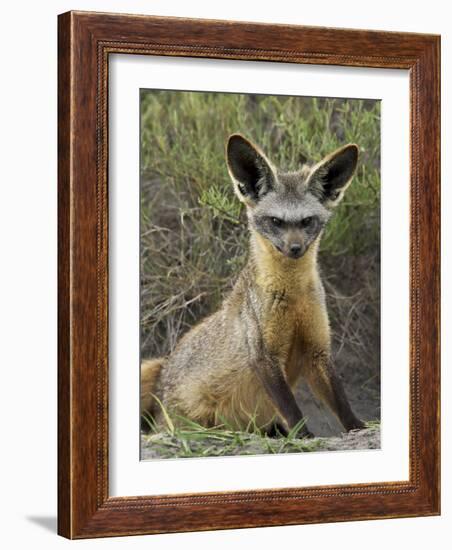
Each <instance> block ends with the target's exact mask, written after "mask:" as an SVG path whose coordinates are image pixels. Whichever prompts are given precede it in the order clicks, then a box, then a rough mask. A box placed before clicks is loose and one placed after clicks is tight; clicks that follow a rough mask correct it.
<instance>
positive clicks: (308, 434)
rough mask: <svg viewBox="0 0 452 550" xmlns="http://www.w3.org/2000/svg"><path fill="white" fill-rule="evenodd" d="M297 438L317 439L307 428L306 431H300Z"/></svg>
mask: <svg viewBox="0 0 452 550" xmlns="http://www.w3.org/2000/svg"><path fill="white" fill-rule="evenodd" d="M297 436H298V437H305V438H307V439H312V438H313V437H315V435H314V434H313V433H312V432H310V431H309V430H308V429H307V428H305V429H304V430H300V431H299V432H298V434H297Z"/></svg>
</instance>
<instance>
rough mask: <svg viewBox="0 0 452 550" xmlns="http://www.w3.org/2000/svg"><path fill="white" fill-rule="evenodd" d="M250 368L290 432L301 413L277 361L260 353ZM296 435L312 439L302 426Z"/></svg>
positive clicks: (310, 434)
mask: <svg viewBox="0 0 452 550" xmlns="http://www.w3.org/2000/svg"><path fill="white" fill-rule="evenodd" d="M252 368H253V369H254V371H255V373H256V374H257V377H258V378H259V380H260V381H261V383H262V384H263V386H264V388H265V390H266V392H267V395H268V396H269V398H270V400H271V401H272V403H273V405H274V407H275V408H276V410H277V411H278V413H279V415H280V416H281V418H282V419H283V421H284V422H285V423H286V425H287V428H288V429H289V430H291V429H292V428H294V427H295V426H296V425H297V424H298V423H299V422H300V421H301V420H302V419H303V413H302V412H301V409H300V407H299V406H298V404H297V402H296V400H295V396H294V394H293V393H292V390H291V388H290V386H289V384H288V383H287V380H286V378H285V376H284V373H283V371H282V369H281V368H280V366H279V365H278V361H277V359H275V358H274V357H272V356H271V355H270V354H267V353H262V354H260V356H259V358H258V359H257V360H256V361H255V362H253V363H252ZM298 435H299V436H301V437H312V433H311V432H310V431H309V430H308V429H307V427H306V426H305V425H304V424H303V425H302V426H301V427H300V430H299V432H298Z"/></svg>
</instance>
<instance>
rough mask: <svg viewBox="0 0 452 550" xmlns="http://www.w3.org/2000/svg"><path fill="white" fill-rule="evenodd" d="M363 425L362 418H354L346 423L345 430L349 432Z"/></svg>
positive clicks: (361, 427) (359, 428)
mask: <svg viewBox="0 0 452 550" xmlns="http://www.w3.org/2000/svg"><path fill="white" fill-rule="evenodd" d="M365 427H366V425H365V423H364V422H363V421H362V420H360V419H359V418H355V419H354V420H353V421H352V422H350V423H349V424H347V432H350V431H352V430H362V429H363V428H365Z"/></svg>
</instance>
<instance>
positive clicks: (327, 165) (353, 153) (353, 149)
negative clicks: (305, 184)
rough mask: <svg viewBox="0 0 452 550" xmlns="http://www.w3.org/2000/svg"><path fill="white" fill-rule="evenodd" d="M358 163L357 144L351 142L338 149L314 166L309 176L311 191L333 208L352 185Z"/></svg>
mask: <svg viewBox="0 0 452 550" xmlns="http://www.w3.org/2000/svg"><path fill="white" fill-rule="evenodd" d="M357 163H358V146H357V145H355V144H349V145H345V146H344V147H341V148H340V149H337V150H336V151H334V152H333V153H331V154H330V155H328V156H327V157H325V158H324V159H323V160H321V161H320V162H319V163H318V164H316V165H315V166H314V167H313V168H312V170H311V174H310V176H309V187H310V189H311V191H312V192H313V193H314V194H315V195H316V196H317V197H318V198H319V199H320V200H321V202H322V203H323V204H324V205H325V206H326V207H328V208H333V207H334V206H336V205H337V204H339V202H340V201H341V199H342V197H343V195H344V192H345V190H346V189H347V187H348V186H349V185H350V183H351V181H352V177H353V174H354V173H355V170H356V165H357Z"/></svg>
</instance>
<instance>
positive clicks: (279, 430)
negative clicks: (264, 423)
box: [265, 422, 288, 437]
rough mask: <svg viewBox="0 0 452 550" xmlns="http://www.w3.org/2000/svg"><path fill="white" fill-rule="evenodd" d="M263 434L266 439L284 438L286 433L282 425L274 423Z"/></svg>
mask: <svg viewBox="0 0 452 550" xmlns="http://www.w3.org/2000/svg"><path fill="white" fill-rule="evenodd" d="M265 433H266V434H267V436H268V437H286V436H287V433H288V432H287V430H286V428H284V426H283V425H282V424H278V422H275V423H274V424H272V425H271V426H270V427H269V428H268V429H267V431H266V432H265Z"/></svg>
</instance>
